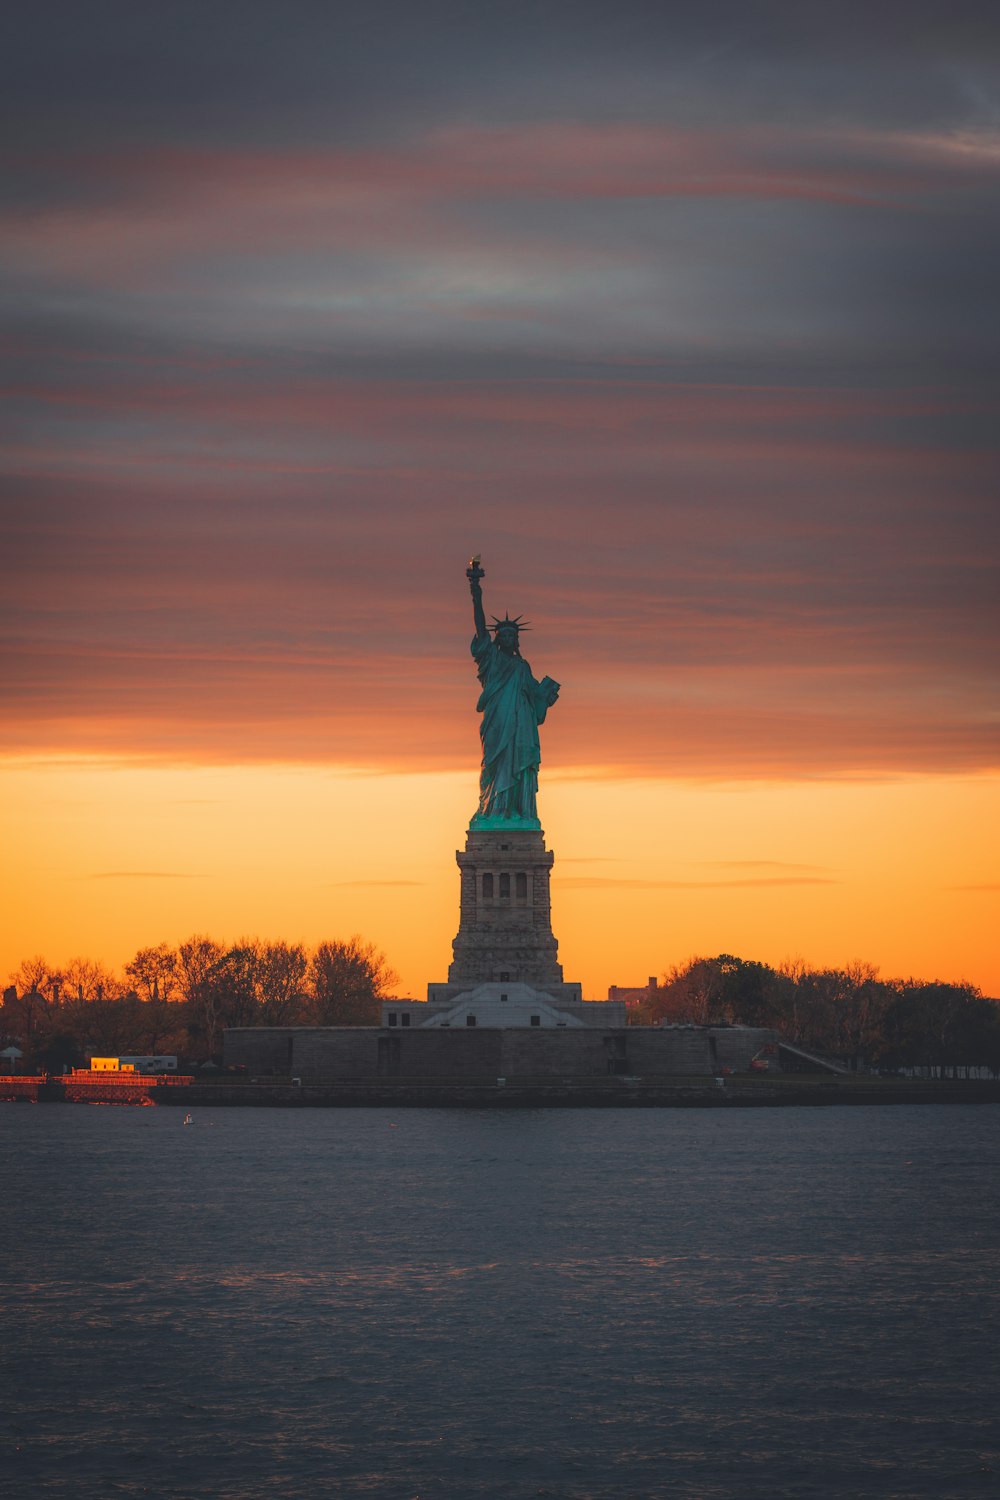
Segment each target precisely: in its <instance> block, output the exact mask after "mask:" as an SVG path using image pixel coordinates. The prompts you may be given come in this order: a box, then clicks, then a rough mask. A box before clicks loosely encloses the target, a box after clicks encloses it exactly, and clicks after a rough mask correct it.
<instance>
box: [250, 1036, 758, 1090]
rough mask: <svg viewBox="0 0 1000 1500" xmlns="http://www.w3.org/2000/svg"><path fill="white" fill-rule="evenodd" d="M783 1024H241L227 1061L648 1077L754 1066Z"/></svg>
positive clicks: (432, 1072) (448, 1076)
mask: <svg viewBox="0 0 1000 1500" xmlns="http://www.w3.org/2000/svg"><path fill="white" fill-rule="evenodd" d="M774 1036H775V1034H774V1032H772V1031H764V1030H760V1029H757V1028H754V1027H748V1026H747V1027H744V1026H734V1027H705V1028H701V1027H694V1026H691V1027H657V1026H630V1027H627V1028H622V1029H615V1030H605V1029H602V1028H600V1027H596V1026H594V1027H589V1026H588V1027H579V1028H573V1029H567V1030H546V1029H543V1028H537V1029H536V1028H531V1029H523V1028H512V1029H510V1030H500V1029H497V1028H493V1027H486V1026H482V1027H478V1026H477V1027H469V1028H465V1027H462V1028H459V1029H457V1030H453V1031H452V1030H436V1029H434V1028H420V1027H417V1028H414V1029H407V1030H398V1031H396V1030H393V1031H390V1030H388V1029H382V1028H381V1027H374V1026H372V1027H367V1026H365V1027H333V1026H317V1027H280V1026H276V1027H241V1028H233V1029H230V1030H228V1031H227V1032H226V1033H225V1060H226V1064H227V1065H229V1066H233V1065H241V1066H243V1067H245V1068H246V1070H247V1073H248V1074H249V1075H250V1076H254V1075H259V1076H262V1077H263V1076H268V1075H277V1076H283V1077H299V1078H301V1079H302V1080H303V1082H308V1081H310V1080H317V1079H344V1080H365V1079H376V1078H400V1079H410V1080H414V1081H417V1080H427V1081H432V1080H433V1081H454V1082H460V1081H463V1080H468V1081H483V1082H495V1080H496V1079H497V1078H502V1077H508V1078H563V1077H565V1078H599V1077H608V1076H609V1075H615V1074H618V1075H624V1076H635V1077H643V1078H655V1077H670V1076H679V1075H686V1076H692V1075H693V1076H697V1075H706V1074H712V1073H715V1072H717V1071H718V1070H719V1069H720V1068H723V1067H728V1068H732V1069H733V1071H734V1072H743V1071H745V1070H746V1069H747V1068H748V1067H749V1064H750V1059H751V1058H752V1057H753V1056H754V1055H755V1053H756V1052H758V1051H759V1050H760V1048H761V1047H763V1046H764V1045H765V1044H766V1043H768V1042H770V1041H773V1040H774Z"/></svg>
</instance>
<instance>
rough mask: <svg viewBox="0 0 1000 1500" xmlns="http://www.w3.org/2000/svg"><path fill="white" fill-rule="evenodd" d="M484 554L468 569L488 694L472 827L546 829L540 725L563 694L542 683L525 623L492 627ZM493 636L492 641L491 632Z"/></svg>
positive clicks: (477, 651)
mask: <svg viewBox="0 0 1000 1500" xmlns="http://www.w3.org/2000/svg"><path fill="white" fill-rule="evenodd" d="M485 576H486V575H485V573H484V571H483V569H482V568H481V567H480V566H479V556H478V554H477V555H476V556H475V557H474V558H473V559H472V561H471V562H470V564H469V566H468V568H467V569H466V577H467V578H468V580H469V587H470V588H471V590H472V612H473V617H474V620H475V626H476V634H475V638H474V640H473V642H472V655H473V657H474V659H475V662H476V666H477V668H478V670H479V681H480V682H481V683H482V688H483V691H482V693H481V694H480V696H479V702H478V704H477V705H476V707H477V709H478V711H479V713H481V714H482V719H481V720H480V724H479V734H480V738H481V739H482V742H483V764H482V770H481V771H480V774H479V811H478V812H477V813H476V814H475V815H474V817H473V819H472V821H471V823H470V824H469V827H470V828H540V827H541V824H540V823H539V821H538V812H537V808H536V805H535V799H536V795H537V792H538V767H539V765H540V763H541V759H542V753H541V746H540V745H539V741H538V726H539V724H544V722H545V715H546V713H547V712H548V710H549V709H550V708H551V707H552V705H553V703H555V701H556V699H557V698H558V696H559V684H558V682H553V680H552V678H551V677H543V678H542V680H541V682H537V681H536V680H535V678H534V677H533V676H532V673H531V668H530V667H529V666H528V663H527V662H526V661H525V660H524V658H523V657H522V655H521V652H520V649H519V638H520V632H521V631H522V630H525V629H526V628H527V627H526V626H525V624H524V623H523V621H522V620H521V618H520V616H518V618H517V619H514V620H512V619H510V618H509V616H507V615H505V616H504V618H503V619H502V620H498V619H497V618H496V616H494V620H493V624H492V625H491V626H487V624H486V616H485V614H484V613H483V589H482V580H483V578H485ZM491 631H492V632H493V634H492V638H491V635H490V632H491Z"/></svg>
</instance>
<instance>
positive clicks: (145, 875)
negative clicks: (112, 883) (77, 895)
mask: <svg viewBox="0 0 1000 1500" xmlns="http://www.w3.org/2000/svg"><path fill="white" fill-rule="evenodd" d="M81 878H82V879H84V880H194V879H196V877H195V876H193V875H188V874H185V873H184V872H182V871H179V870H99V871H97V872H96V873H95V874H93V875H84V876H82V877H81Z"/></svg>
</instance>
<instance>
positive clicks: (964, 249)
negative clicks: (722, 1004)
mask: <svg viewBox="0 0 1000 1500" xmlns="http://www.w3.org/2000/svg"><path fill="white" fill-rule="evenodd" d="M0 115H2V116H3V130H2V138H3V140H4V142H5V143H6V144H5V148H4V150H3V152H2V155H0V171H2V179H3V212H2V218H0V263H2V265H3V267H4V270H3V273H2V282H0V298H2V306H3V314H4V333H3V338H2V350H3V364H4V375H3V393H4V444H3V457H2V464H3V472H2V495H3V499H2V512H0V569H2V588H3V627H2V628H3V656H2V663H0V683H2V694H3V704H4V717H3V723H4V742H3V763H2V776H0V796H2V801H3V820H4V826H5V829H6V837H5V839H4V844H3V854H4V858H3V872H2V876H0V979H5V977H6V975H7V973H8V972H9V971H10V970H11V969H13V968H14V966H15V965H16V964H17V963H18V962H19V961H20V960H21V959H22V958H24V957H26V956H27V955H29V954H33V953H37V952H40V953H43V954H45V955H47V956H48V957H49V958H50V959H51V961H52V962H53V963H64V962H66V961H67V960H69V959H70V958H72V957H74V956H76V955H86V956H89V957H91V958H99V959H102V960H104V961H105V962H108V963H110V964H113V965H115V966H116V967H117V966H119V965H121V964H122V963H124V962H125V961H126V960H127V959H129V958H130V957H131V955H132V954H133V953H134V952H135V950H136V949H137V948H138V947H140V946H144V945H146V944H150V943H157V942H160V941H168V942H171V943H173V942H177V941H179V940H181V939H183V938H185V937H187V936H189V935H190V934H191V933H192V932H196V931H201V932H208V933H211V934H212V935H214V936H216V937H218V938H220V939H225V940H229V941H232V940H235V939H236V938H237V937H239V936H241V935H243V934H251V933H255V934H258V935H260V936H262V937H283V938H288V939H302V940H304V941H306V942H310V943H311V942H316V941H318V940H320V939H321V938H324V937H347V936H349V935H350V934H351V933H353V932H359V933H360V934H361V935H362V936H363V937H365V938H366V939H370V940H371V941H373V942H375V943H376V944H377V946H378V947H380V948H382V949H383V950H384V951H385V952H386V954H387V956H388V958H389V960H390V962H391V963H392V964H393V966H394V967H395V968H396V969H397V970H398V971H399V974H400V986H399V992H400V993H404V994H412V995H417V996H420V995H422V994H423V993H424V991H425V986H426V984H427V982H428V980H442V979H444V978H445V976H446V971H447V966H448V961H449V958H450V943H451V939H452V937H453V936H454V933H455V930H456V928H457V922H458V873H457V870H456V868H455V864H454V851H455V849H456V848H457V847H459V846H460V845H461V844H462V842H463V840H464V830H465V827H466V825H467V823H468V819H469V816H470V815H471V813H472V812H473V811H474V808H475V799H476V778H477V769H478V753H479V746H478V736H477V724H476V715H475V711H474V710H475V700H476V694H477V685H476V681H475V672H474V667H473V663H472V660H471V657H470V656H469V650H468V647H469V639H470V636H471V632H472V620H471V606H470V602H469V596H468V585H467V582H466V579H465V576H464V569H465V565H466V562H467V559H468V557H469V555H470V554H471V553H472V552H474V551H479V552H482V554H483V561H484V566H485V568H486V574H487V576H486V580H485V585H484V592H485V597H486V605H487V610H488V611H491V612H494V613H497V614H503V613H504V611H505V610H507V609H509V610H510V612H511V613H512V614H514V613H523V614H524V615H525V616H527V618H528V619H529V620H530V621H531V623H532V627H533V628H532V633H531V634H530V635H528V636H527V637H526V638H525V641H524V654H525V655H526V656H527V657H528V659H529V661H530V662H531V664H532V667H533V669H534V671H535V673H536V675H537V676H539V677H540V676H542V675H544V674H546V673H547V674H550V675H551V676H553V677H555V678H557V679H558V680H559V681H560V682H561V683H562V685H563V686H562V697H561V699H560V702H559V704H558V706H557V707H556V708H555V709H554V710H553V711H552V713H551V714H550V716H549V719H548V721H547V723H546V725H545V727H544V729H543V731H542V735H543V738H542V753H543V767H542V776H541V791H540V798H539V809H540V814H541V818H542V824H543V827H544V828H545V830H546V835H547V839H548V843H549V846H550V847H551V848H553V849H554V851H555V855H556V864H555V869H554V873H553V926H554V930H555V932H556V935H557V937H558V938H559V940H560V957H561V960H562V963H563V966H564V970H565V973H566V977H567V979H573V980H577V979H578V980H582V981H583V984H584V992H585V994H587V995H588V996H589V997H591V998H600V997H601V996H603V995H604V994H605V993H606V991H607V986H608V985H609V984H611V983H618V984H632V983H643V982H645V979H646V977H647V975H649V974H653V973H662V972H663V971H664V970H665V969H666V968H667V967H669V966H670V965H671V964H674V963H680V962H683V961H685V960H686V959H688V958H689V957H691V956H692V955H694V954H709V953H718V952H722V951H728V952H736V953H739V954H740V955H741V956H743V957H745V958H756V959H761V960H765V961H768V962H772V963H777V962H780V961H781V960H782V959H785V958H795V957H800V958H803V959H804V960H805V961H806V962H808V963H811V964H816V965H820V964H823V965H825V964H831V965H832V964H843V963H847V962H850V961H852V960H854V959H865V960H869V961H871V962H873V963H875V964H877V965H879V967H880V968H881V970H882V972H883V974H885V975H886V976H888V977H892V976H901V977H905V976H908V975H921V976H924V977H927V978H933V977H940V978H942V979H952V980H959V979H963V978H964V979H968V980H970V981H972V982H973V983H976V984H978V985H980V986H981V987H982V988H983V989H984V990H985V991H986V992H987V993H989V994H993V995H1000V943H998V940H997V936H996V934H997V932H998V931H1000V850H998V838H997V834H998V829H1000V735H998V730H1000V712H998V695H997V687H998V675H1000V673H998V665H1000V663H998V639H1000V631H998V625H1000V619H998V614H1000V610H998V602H997V601H998V599H1000V584H998V573H997V562H998V530H1000V526H998V514H1000V505H998V479H1000V464H998V434H1000V369H998V363H1000V362H998V353H997V350H998V337H1000V306H998V304H1000V297H998V270H997V268H998V266H1000V11H998V9H997V7H996V6H995V4H992V3H991V4H986V3H983V4H963V3H961V0H959V3H957V4H953V5H951V6H949V7H945V6H944V5H942V4H940V3H937V0H935V3H933V4H929V3H922V0H907V3H902V0H900V3H895V0H881V3H879V4H878V5H871V4H867V5H861V4H855V3H851V0H848V3H838V4H836V5H833V4H829V5H813V4H808V3H805V0H799V3H796V4H791V3H788V4H767V3H761V4H757V3H753V0H729V3H707V4H699V5H697V6H694V5H686V4H685V5H680V4H670V3H665V4H662V5H659V6H654V5H649V4H648V3H632V0H623V3H616V4H615V5H609V4H607V3H601V4H589V3H586V0H572V3H564V4H563V3H555V4H546V3H542V0H536V3H533V4H517V3H515V4H508V5H505V6H503V7H495V8H486V7H481V6H477V5H473V4H457V3H454V4H435V3H433V0H428V3H426V4H413V3H406V4H404V3H402V0H400V3H397V4H387V3H374V4H365V5H364V6H361V5H350V6H348V5H337V4H331V3H319V0H315V3H304V0H284V3H280V4H279V3H266V4H263V3H255V0H240V3H239V4H235V3H230V0H212V3H211V4H210V5H204V4H201V3H199V4H194V3H187V0H176V3H150V0H91V3H88V4H87V5H81V4H78V3H68V0H67V3H45V0H42V3H39V4H37V5H34V6H32V7H24V8H23V9H22V13H21V15H20V16H19V17H17V18H16V19H15V20H14V21H13V22H9V23H8V26H7V35H6V37H5V39H4V44H3V46H2V47H0Z"/></svg>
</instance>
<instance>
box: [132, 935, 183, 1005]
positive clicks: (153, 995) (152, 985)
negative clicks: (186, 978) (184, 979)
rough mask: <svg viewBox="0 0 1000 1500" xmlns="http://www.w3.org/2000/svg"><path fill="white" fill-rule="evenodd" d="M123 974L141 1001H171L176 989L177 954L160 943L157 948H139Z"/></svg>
mask: <svg viewBox="0 0 1000 1500" xmlns="http://www.w3.org/2000/svg"><path fill="white" fill-rule="evenodd" d="M125 973H126V975H127V976H128V978H129V979H131V981H132V983H133V985H134V986H135V988H136V990H137V991H138V993H139V995H140V996H141V997H142V999H143V1000H154V1001H155V1000H173V999H174V998H175V994H176V989H177V954H176V953H175V952H174V950H173V949H172V948H170V947H168V946H167V944H166V943H160V945H159V947H157V948H140V949H139V951H138V953H137V954H136V955H135V958H133V960H132V962H131V963H128V964H126V965H125Z"/></svg>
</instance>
